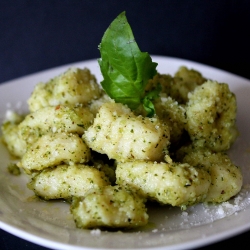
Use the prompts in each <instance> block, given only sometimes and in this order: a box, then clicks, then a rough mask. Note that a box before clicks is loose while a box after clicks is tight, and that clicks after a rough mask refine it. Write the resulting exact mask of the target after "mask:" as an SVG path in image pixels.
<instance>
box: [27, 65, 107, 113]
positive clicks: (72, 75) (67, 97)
mask: <svg viewBox="0 0 250 250" xmlns="http://www.w3.org/2000/svg"><path fill="white" fill-rule="evenodd" d="M101 94H102V90H101V88H100V85H99V84H98V83H97V81H96V78H95V76H94V75H92V74H91V72H90V70H89V69H87V68H84V69H79V68H69V69H68V70H67V71H65V72H64V73H63V74H61V75H59V76H56V77H55V78H53V79H51V80H50V81H48V82H46V83H38V84H37V85H36V86H35V88H34V90H33V92H32V94H31V96H30V98H29V99H28V104H29V110H30V112H34V111H36V110H38V109H41V108H44V107H47V106H57V105H61V104H62V105H67V106H75V105H78V104H83V105H87V104H88V103H89V102H90V101H92V100H94V99H97V98H99V97H100V96H101Z"/></svg>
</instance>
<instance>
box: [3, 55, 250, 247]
mask: <svg viewBox="0 0 250 250" xmlns="http://www.w3.org/2000/svg"><path fill="white" fill-rule="evenodd" d="M152 58H153V61H155V62H157V63H158V68H157V69H158V71H159V72H160V73H169V74H174V73H175V72H176V71H177V70H178V68H179V66H182V65H184V66H187V67H188V68H194V69H196V70H198V71H200V72H201V73H202V74H203V75H204V76H205V77H206V78H210V79H213V80H217V81H218V82H225V83H228V84H229V86H230V89H231V91H233V92H234V93H235V94H236V96H237V101H238V116H237V124H238V128H239V131H240V136H239V138H238V139H237V141H236V142H235V144H234V145H233V147H232V148H231V150H230V152H229V153H230V157H231V159H232V160H233V162H234V163H235V164H237V165H239V166H240V167H241V168H242V171H243V175H244V187H243V190H242V191H241V192H240V194H239V195H238V196H237V197H236V198H234V199H233V200H231V201H230V202H226V203H223V204H220V205H217V206H209V207H206V206H204V205H197V206H194V207H191V208H189V209H188V210H187V211H185V212H182V211H180V209H178V208H167V207H150V208H149V216H150V223H149V225H150V226H148V227H147V228H145V229H144V230H142V231H139V232H101V233H98V231H90V230H81V229H76V228H75V224H74V222H73V220H72V217H71V214H70V212H69V206H68V205H67V204H66V203H60V202H41V201H35V200H34V199H31V198H30V197H32V196H33V193H32V192H31V191H29V190H28V189H27V188H26V182H27V180H26V178H25V176H21V177H20V176H11V175H10V174H9V173H8V172H7V170H6V167H7V164H8V162H9V161H10V158H9V155H8V152H7V150H6V149H5V147H4V146H3V145H2V144H0V190H1V193H0V227H1V228H2V229H3V230H5V231H7V232H9V233H11V234H14V235H16V236H18V237H20V238H23V239H26V240H28V241H31V242H33V243H36V244H39V245H42V246H44V247H48V248H53V249H61V250H63V249H69V248H70V249H114V248H115V249H168V250H173V249H183V248H185V249H190V248H196V247H201V246H204V245H207V244H211V243H214V242H217V241H219V240H223V239H226V238H229V237H231V236H234V235H237V234H239V233H242V232H244V231H246V230H248V229H250V220H249V218H250V192H249V190H250V187H249V186H250V168H249V166H250V133H249V131H248V129H249V127H250V115H249V107H250V98H249V96H250V80H247V79H244V78H242V77H239V76H236V75H233V74H230V73H228V72H225V71H221V70H218V69H215V68H212V67H208V66H205V65H201V64H198V63H194V62H190V61H187V60H180V59H176V58H169V57H161V56H152ZM70 66H76V67H81V68H83V67H88V68H89V69H90V70H91V72H92V73H94V74H95V75H96V77H97V79H98V80H99V81H100V80H101V79H102V77H101V73H100V71H99V66H98V63H97V60H89V61H84V62H79V63H75V64H71V65H64V66H62V67H57V68H54V69H51V70H46V71H43V72H39V73H36V74H32V75H29V76H26V77H22V78H19V79H16V80H13V81H9V82H7V83H4V84H1V85H0V122H2V121H3V119H4V117H5V113H6V110H8V109H13V110H16V111H20V112H22V111H24V110H27V104H26V100H27V99H28V98H29V96H30V94H31V92H32V90H33V88H34V86H35V84H37V83H38V82H41V81H43V82H45V81H48V80H49V79H50V78H52V77H54V76H56V75H58V74H60V73H62V72H63V71H65V70H66V69H68V68H69V67H70Z"/></svg>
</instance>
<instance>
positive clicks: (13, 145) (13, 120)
mask: <svg viewBox="0 0 250 250" xmlns="http://www.w3.org/2000/svg"><path fill="white" fill-rule="evenodd" d="M6 116H7V117H6V120H5V121H4V122H3V124H2V126H1V131H2V140H3V143H4V144H5V145H6V147H7V149H8V151H9V153H10V154H11V155H12V156H14V157H17V158H21V157H22V156H23V155H24V153H25V151H26V142H25V140H23V138H22V137H21V136H19V128H18V125H19V124H20V123H21V122H22V121H23V119H24V117H25V116H24V115H19V114H18V113H16V112H11V111H9V112H7V113H6Z"/></svg>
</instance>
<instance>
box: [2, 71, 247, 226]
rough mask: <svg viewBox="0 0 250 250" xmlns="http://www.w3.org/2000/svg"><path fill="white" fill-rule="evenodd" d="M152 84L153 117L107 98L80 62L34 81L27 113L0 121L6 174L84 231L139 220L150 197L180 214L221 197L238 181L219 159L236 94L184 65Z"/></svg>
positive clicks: (231, 132) (231, 128)
mask: <svg viewBox="0 0 250 250" xmlns="http://www.w3.org/2000/svg"><path fill="white" fill-rule="evenodd" d="M157 84H160V86H161V92H160V94H159V97H158V98H156V99H155V100H154V101H153V102H154V107H155V113H156V114H155V115H154V116H153V117H147V116H146V115H145V113H144V111H143V108H142V107H138V108H137V109H136V110H133V111H132V110H131V109H129V108H128V107H127V106H126V105H124V104H121V103H116V102H115V101H114V100H112V99H111V98H110V97H109V96H108V95H107V94H106V93H105V91H104V90H103V89H102V87H101V85H100V84H99V83H98V82H97V80H96V77H95V76H94V75H93V74H92V73H91V72H90V70H89V69H88V68H83V69H81V68H69V69H68V70H66V71H65V72H63V73H62V74H60V75H58V76H55V77H54V78H53V79H51V80H49V81H48V82H45V83H44V82H40V83H38V84H36V86H35V88H34V90H33V92H32V93H31V95H30V97H29V99H28V100H27V102H28V107H29V112H28V113H27V114H22V115H20V114H18V113H16V112H12V113H11V114H9V115H8V116H7V117H6V120H5V121H4V122H3V124H2V126H1V130H2V139H3V142H4V144H5V145H6V147H7V149H8V151H9V153H10V154H11V155H12V156H14V157H16V159H17V161H16V162H15V164H10V166H9V171H10V172H11V173H13V174H18V173H20V174H25V175H27V176H28V180H29V181H28V183H27V187H28V188H29V189H30V190H32V191H33V192H34V194H35V195H36V196H37V197H39V198H41V199H43V200H46V201H49V200H63V201H67V202H68V203H69V204H70V212H71V213H72V215H73V218H74V221H75V224H76V227H78V228H84V229H94V228H119V229H121V228H124V229H125V228H136V227H141V226H145V225H146V224H147V223H148V221H149V215H148V213H147V203H148V202H151V201H153V202H154V203H158V204H160V205H169V206H175V207H179V208H180V209H182V210H185V209H186V208H187V207H188V206H192V205H195V204H198V203H212V204H217V203H221V202H225V201H228V200H229V199H230V198H232V197H234V196H235V195H236V194H237V193H238V192H239V191H240V190H241V187H242V183H243V177H242V173H241V169H240V167H239V166H236V165H234V164H233V162H232V161H231V159H230V158H229V157H228V155H227V150H228V149H229V148H230V147H231V145H232V144H233V143H234V141H235V140H236V138H237V136H238V130H237V127H236V112H237V105H236V97H235V95H234V93H232V92H231V91H230V89H229V86H228V84H226V83H219V82H217V81H214V80H210V79H206V78H205V77H204V76H203V75H202V74H201V73H200V72H198V71H196V70H194V69H188V68H187V67H185V66H181V67H180V68H179V69H178V70H177V72H176V73H175V74H174V75H169V74H161V73H157V74H156V75H155V76H154V78H153V79H151V80H149V82H148V84H147V87H146V89H147V90H151V89H153V88H155V86H156V85H157Z"/></svg>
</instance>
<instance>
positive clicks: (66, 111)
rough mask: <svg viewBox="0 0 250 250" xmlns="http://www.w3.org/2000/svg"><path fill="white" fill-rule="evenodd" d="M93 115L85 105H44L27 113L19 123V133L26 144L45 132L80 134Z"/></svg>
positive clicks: (90, 122)
mask: <svg viewBox="0 0 250 250" xmlns="http://www.w3.org/2000/svg"><path fill="white" fill-rule="evenodd" d="M93 119H94V116H93V114H92V113H91V112H90V110H89V109H88V108H87V107H82V106H77V107H68V106H63V105H59V106H56V107H45V108H41V109H39V110H37V111H36V112H33V113H30V114H28V115H27V116H26V117H25V119H24V120H23V121H22V122H21V123H20V124H19V134H20V136H21V138H23V140H25V141H26V143H27V145H31V144H32V143H34V142H35V141H36V140H37V139H38V138H39V137H41V136H42V135H45V134H47V133H51V132H52V133H56V132H58V133H60V132H68V133H77V134H79V135H82V134H83V133H84V131H85V129H87V128H88V127H89V126H90V125H91V124H92V122H93Z"/></svg>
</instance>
